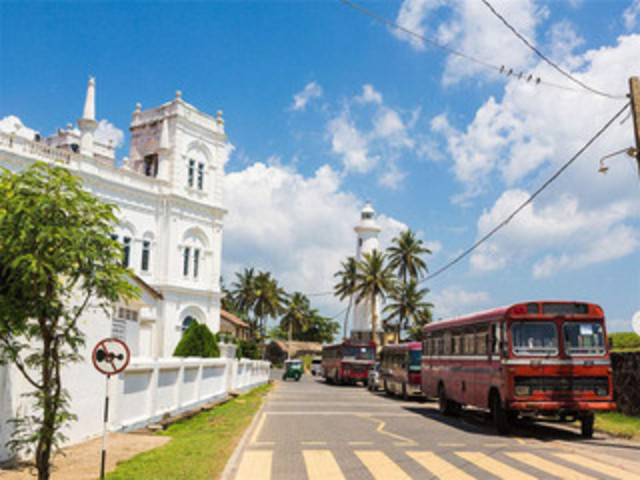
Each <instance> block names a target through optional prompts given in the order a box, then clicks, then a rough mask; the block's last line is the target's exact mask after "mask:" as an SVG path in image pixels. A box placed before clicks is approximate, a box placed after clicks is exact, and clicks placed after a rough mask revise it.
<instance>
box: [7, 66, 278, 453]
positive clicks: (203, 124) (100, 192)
mask: <svg viewBox="0 0 640 480" xmlns="http://www.w3.org/2000/svg"><path fill="white" fill-rule="evenodd" d="M97 127H98V123H97V122H96V116H95V81H94V80H93V79H90V80H89V86H88V88H87V94H86V100H85V105H84V111H83V114H82V118H80V119H79V120H78V124H77V127H73V126H72V125H69V126H68V127H67V129H65V130H62V129H59V130H58V131H57V132H56V134H55V135H53V136H51V137H47V138H44V137H42V136H41V135H39V134H38V133H37V132H35V131H33V130H31V129H29V128H27V127H25V126H24V125H22V123H21V121H20V120H19V119H18V118H17V117H13V116H10V117H6V118H4V119H2V120H0V167H4V168H7V169H9V170H12V171H17V170H21V169H24V168H26V167H28V166H29V165H31V164H32V163H33V162H36V161H45V162H57V163H59V164H60V165H63V166H65V167H66V168H68V169H69V170H70V171H71V172H73V173H74V174H76V175H78V176H79V177H81V178H82V180H83V183H84V185H85V187H86V188H87V189H88V190H89V191H91V192H92V193H93V194H95V195H96V196H97V197H99V198H100V199H102V200H104V201H106V202H109V203H113V204H115V205H117V206H118V208H119V213H118V216H119V224H118V225H114V231H113V236H114V238H117V239H118V241H120V242H121V243H122V251H123V262H124V263H126V264H127V265H128V266H129V267H131V268H132V269H133V271H134V272H135V275H134V276H133V277H132V278H131V282H133V283H135V284H136V285H137V286H138V287H139V288H140V291H141V296H140V298H139V299H137V300H133V301H130V302H128V303H124V302H123V303H121V304H119V305H114V309H113V312H112V313H111V315H105V314H104V312H103V311H102V310H101V309H99V308H97V307H96V305H93V304H89V305H88V307H87V309H86V311H85V313H84V315H83V316H82V317H81V318H80V319H79V326H80V328H81V329H82V330H83V332H84V333H85V335H86V347H85V348H84V349H83V351H82V352H81V353H82V355H83V356H84V361H83V362H80V363H75V364H72V365H68V366H66V367H65V369H64V371H63V373H62V379H63V384H64V386H65V388H66V389H67V390H68V391H69V393H70V396H71V411H72V412H73V413H75V414H76V415H77V416H78V420H77V421H76V422H74V423H72V425H71V426H70V428H68V429H66V430H65V434H66V435H67V436H68V438H69V442H70V443H76V442H79V441H82V440H84V439H87V438H91V437H93V436H96V435H98V434H99V433H100V432H101V429H102V420H101V419H102V407H101V406H102V405H103V402H104V391H105V386H104V382H105V380H104V376H103V375H101V374H99V373H98V372H97V371H96V370H95V369H94V368H93V366H92V365H91V360H90V355H91V349H92V348H93V346H94V345H95V344H96V342H98V341H99V340H101V339H103V338H105V337H110V336H115V337H119V338H121V339H124V340H125V341H126V342H127V344H128V345H129V348H130V350H131V353H132V360H131V363H130V364H129V366H128V367H127V369H126V370H125V371H124V372H123V373H120V374H119V375H117V376H116V377H114V378H112V379H111V380H110V384H109V395H110V402H109V405H110V406H111V407H110V415H109V426H108V427H109V429H110V430H128V429H133V428H137V427H140V426H142V425H145V424H148V423H150V422H154V421H157V420H158V419H160V418H162V417H163V416H165V415H167V414H169V415H171V414H174V413H177V412H182V411H185V410H190V409H193V408H196V407H198V406H200V405H203V404H205V403H207V402H210V401H211V400H213V399H215V398H219V397H223V396H225V395H227V394H228V393H229V392H230V391H235V390H241V389H246V388H251V387H253V386H255V385H258V384H261V383H265V382H266V381H268V378H269V363H268V362H261V361H254V360H246V359H242V360H236V359H235V358H233V356H232V355H227V356H226V357H225V358H211V359H209V358H207V359H202V358H176V357H173V358H172V353H173V351H174V348H175V346H176V344H177V343H178V341H179V339H180V337H181V335H182V332H183V330H184V329H185V328H186V326H188V325H189V323H191V322H193V321H197V322H201V323H205V324H206V325H208V326H209V328H210V329H211V330H212V331H213V332H217V331H218V330H219V329H220V312H221V309H220V296H221V292H220V261H221V246H222V225H223V217H224V215H225V213H226V211H225V209H224V208H223V203H222V202H223V199H222V191H223V185H222V184H223V181H224V165H225V162H226V161H227V156H228V143H227V136H226V135H225V133H224V120H223V119H222V113H221V112H218V113H217V115H216V117H212V116H209V115H207V114H205V113H202V112H201V111H199V110H197V109H196V108H195V107H193V106H192V105H189V104H188V103H186V102H185V101H184V100H182V95H181V94H180V92H177V94H176V98H174V99H173V100H172V101H170V102H168V103H165V104H164V105H161V106H159V107H156V108H152V109H150V110H144V111H143V110H141V108H140V105H136V108H135V111H134V112H133V119H132V121H131V125H130V131H131V139H130V153H129V157H128V158H127V159H124V161H123V162H118V161H117V160H116V158H115V149H114V145H113V144H112V143H109V142H107V143H105V142H101V141H98V140H97V139H96V129H97ZM236 323H237V322H236ZM223 350H225V351H227V352H229V351H231V350H232V348H230V346H229V345H227V346H225V348H224V349H223ZM229 353H232V352H229ZM30 390H31V385H30V384H28V382H27V381H26V380H25V379H24V378H23V377H22V375H21V374H20V373H19V372H18V369H17V368H15V367H14V366H11V365H7V366H2V365H0V462H2V461H3V460H6V459H8V458H10V456H11V452H9V450H8V449H7V446H6V444H7V441H8V440H9V439H10V436H11V433H12V430H11V429H12V426H11V423H10V422H8V420H9V419H10V418H12V417H16V416H19V415H23V414H24V413H25V412H28V411H29V409H30V406H29V403H28V402H27V400H26V399H25V397H24V393H26V392H29V391H30Z"/></svg>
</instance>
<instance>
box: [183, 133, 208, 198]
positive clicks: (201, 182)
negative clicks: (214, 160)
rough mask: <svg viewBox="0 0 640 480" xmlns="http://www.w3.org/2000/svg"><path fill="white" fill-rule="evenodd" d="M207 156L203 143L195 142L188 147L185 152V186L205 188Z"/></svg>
mask: <svg viewBox="0 0 640 480" xmlns="http://www.w3.org/2000/svg"><path fill="white" fill-rule="evenodd" d="M209 157H210V155H209V154H208V150H207V149H206V147H204V145H201V144H198V143H197V142H196V143H194V144H193V145H192V146H191V148H189V150H188V151H187V154H186V168H187V178H186V180H187V182H186V183H187V187H189V188H193V189H197V190H204V189H205V183H207V180H206V176H207V167H208V165H209Z"/></svg>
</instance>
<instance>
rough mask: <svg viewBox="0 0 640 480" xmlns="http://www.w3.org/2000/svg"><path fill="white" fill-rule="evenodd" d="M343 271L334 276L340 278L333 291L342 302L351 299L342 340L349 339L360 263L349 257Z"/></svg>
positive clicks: (343, 263)
mask: <svg viewBox="0 0 640 480" xmlns="http://www.w3.org/2000/svg"><path fill="white" fill-rule="evenodd" d="M340 265H341V267H342V270H340V271H338V272H336V273H335V274H334V275H333V276H334V277H338V278H339V281H338V283H336V284H335V285H334V287H333V291H334V293H335V295H336V296H337V297H338V298H339V299H340V301H342V300H344V299H345V298H349V303H348V304H347V311H346V313H345V315H344V327H343V329H342V338H343V340H344V339H346V338H347V322H348V320H349V313H350V312H351V307H352V306H353V294H354V292H355V287H356V278H357V273H358V266H357V265H358V262H357V261H356V259H355V257H348V258H347V260H346V261H345V262H342V263H341V264H340Z"/></svg>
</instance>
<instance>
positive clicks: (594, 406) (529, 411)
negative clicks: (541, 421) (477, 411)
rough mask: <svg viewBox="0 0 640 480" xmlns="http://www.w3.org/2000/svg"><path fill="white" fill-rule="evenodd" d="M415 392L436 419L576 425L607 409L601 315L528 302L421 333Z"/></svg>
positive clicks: (502, 426)
mask: <svg viewBox="0 0 640 480" xmlns="http://www.w3.org/2000/svg"><path fill="white" fill-rule="evenodd" d="M424 335H425V337H424V338H425V340H424V341H423V345H422V391H423V393H424V394H425V395H427V396H437V397H438V402H439V408H440V411H441V412H442V413H443V414H452V413H456V412H457V411H458V410H459V409H460V408H461V407H462V406H463V405H472V406H474V407H479V408H485V409H489V410H490V411H491V415H492V419H493V423H494V425H495V427H496V429H497V430H498V431H499V432H500V433H506V432H508V430H509V424H510V422H511V421H512V420H515V419H516V418H517V417H518V416H527V417H534V416H538V415H540V416H553V417H558V418H559V419H560V420H564V421H575V420H580V422H581V427H582V435H583V436H584V437H587V438H588V437H591V436H592V435H593V421H594V411H595V410H601V411H606V410H613V409H615V403H614V402H613V396H612V384H611V362H610V359H609V351H608V343H607V337H606V328H605V320H604V312H603V311H602V308H600V307H599V306H598V305H595V304H592V303H584V302H582V303H580V302H567V301H534V302H528V303H520V304H516V305H512V306H509V307H504V308H498V309H496V310H491V311H487V312H482V313H475V314H472V315H467V316H464V317H460V318H454V319H451V320H445V321H441V322H437V323H432V324H430V325H427V326H426V327H425V328H424Z"/></svg>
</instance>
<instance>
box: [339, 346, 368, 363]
mask: <svg viewBox="0 0 640 480" xmlns="http://www.w3.org/2000/svg"><path fill="white" fill-rule="evenodd" d="M374 356H375V352H374V350H373V347H355V346H345V347H342V357H343V358H350V359H353V360H373V357H374Z"/></svg>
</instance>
